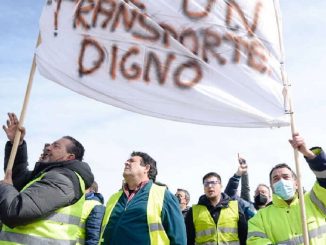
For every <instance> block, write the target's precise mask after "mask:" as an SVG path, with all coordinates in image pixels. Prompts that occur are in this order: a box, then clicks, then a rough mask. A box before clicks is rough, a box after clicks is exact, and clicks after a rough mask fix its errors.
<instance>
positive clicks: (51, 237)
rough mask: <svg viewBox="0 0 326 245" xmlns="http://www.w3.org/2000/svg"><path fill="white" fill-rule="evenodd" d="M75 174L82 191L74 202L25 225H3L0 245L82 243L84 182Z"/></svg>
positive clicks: (62, 244)
mask: <svg viewBox="0 0 326 245" xmlns="http://www.w3.org/2000/svg"><path fill="white" fill-rule="evenodd" d="M75 173H76V172H75ZM45 175H46V173H44V174H42V175H41V176H39V177H38V178H36V179H34V180H32V181H31V182H29V183H28V184H27V185H26V186H25V187H24V188H23V189H22V190H21V192H22V191H24V190H25V189H26V188H27V187H29V186H30V185H32V184H33V183H35V182H36V181H39V180H41V179H42V178H43V177H44V176H45ZM76 175H77V176H78V179H79V184H80V188H81V190H83V193H84V194H83V195H82V196H81V198H80V199H79V200H78V201H77V202H76V203H74V204H73V205H70V206H67V207H63V208H60V209H58V210H56V211H54V212H53V213H52V214H50V215H49V216H47V217H45V218H43V219H40V220H37V221H34V222H32V223H30V224H27V225H22V226H16V227H15V228H12V229H11V228H9V227H8V226H6V225H3V228H2V231H1V232H0V245H14V244H15V245H18V244H19V245H21V244H28V245H43V244H58V245H66V244H67V245H70V244H76V243H78V242H79V243H81V244H83V243H84V241H83V240H82V239H80V237H79V235H80V234H81V233H82V229H83V227H82V225H81V215H82V210H83V206H84V202H85V183H84V180H83V179H82V178H81V177H80V176H79V174H77V173H76Z"/></svg>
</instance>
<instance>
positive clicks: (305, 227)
mask: <svg viewBox="0 0 326 245" xmlns="http://www.w3.org/2000/svg"><path fill="white" fill-rule="evenodd" d="M289 103H290V111H291V114H290V115H291V132H292V135H293V134H294V133H297V130H296V127H295V118H294V113H293V107H292V100H291V96H289ZM293 150H294V161H295V169H296V174H297V183H298V194H299V204H300V213H301V226H302V235H303V241H304V245H309V234H308V225H307V217H306V207H305V203H304V193H303V186H302V182H301V167H300V161H299V151H298V149H293Z"/></svg>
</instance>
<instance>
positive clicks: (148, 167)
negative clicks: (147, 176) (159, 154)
mask: <svg viewBox="0 0 326 245" xmlns="http://www.w3.org/2000/svg"><path fill="white" fill-rule="evenodd" d="M145 169H146V170H147V172H148V171H149V170H150V169H151V165H149V164H146V165H145Z"/></svg>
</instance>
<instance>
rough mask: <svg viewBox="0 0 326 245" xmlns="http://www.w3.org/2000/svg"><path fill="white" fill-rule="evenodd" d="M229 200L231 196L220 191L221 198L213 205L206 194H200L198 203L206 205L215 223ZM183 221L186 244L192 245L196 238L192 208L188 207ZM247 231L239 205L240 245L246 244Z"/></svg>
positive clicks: (244, 218)
mask: <svg viewBox="0 0 326 245" xmlns="http://www.w3.org/2000/svg"><path fill="white" fill-rule="evenodd" d="M229 201H231V198H230V197H229V196H228V195H226V194H225V193H222V194H221V200H220V202H219V203H218V204H217V205H216V206H215V207H213V206H212V205H211V203H210V201H209V200H208V199H207V197H206V195H202V196H201V197H200V198H199V201H198V204H200V205H204V206H206V207H207V209H208V211H209V212H210V214H211V216H212V218H213V220H214V222H215V224H217V222H218V219H219V216H220V213H221V209H222V208H227V207H228V206H229ZM185 222H186V229H187V244H188V245H194V244H195V238H196V231H195V226H194V222H193V215H192V208H190V209H189V211H188V213H187V215H186V218H185ZM247 233H248V224H247V220H246V217H245V215H244V214H243V211H242V209H241V207H240V206H239V221H238V236H239V240H240V244H241V245H244V244H246V239H247Z"/></svg>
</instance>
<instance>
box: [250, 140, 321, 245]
mask: <svg viewBox="0 0 326 245" xmlns="http://www.w3.org/2000/svg"><path fill="white" fill-rule="evenodd" d="M290 143H291V145H292V147H293V148H295V149H297V150H298V151H299V152H301V153H302V154H303V155H304V157H305V159H306V161H307V162H308V164H309V167H310V168H311V170H312V171H313V172H314V174H315V175H316V177H317V181H316V183H315V184H314V186H313V188H312V190H311V191H310V192H307V193H305V195H304V203H305V207H306V217H307V220H306V221H307V222H308V235H309V244H311V245H314V244H316V245H318V244H326V208H325V207H326V155H325V153H324V151H323V150H322V149H321V148H320V147H314V148H311V149H310V150H309V149H308V148H307V147H306V144H305V142H304V140H303V138H302V137H301V136H300V135H299V134H294V135H293V138H292V140H290ZM269 177H270V184H271V187H272V190H273V203H272V204H271V205H269V206H267V207H266V208H263V209H261V210H259V212H258V213H257V214H256V215H255V216H254V217H253V218H252V219H250V220H249V232H248V239H247V244H248V245H256V244H257V245H263V244H266V245H267V244H303V241H304V240H303V234H302V226H301V216H300V206H299V199H298V194H297V188H298V186H297V177H296V174H295V173H294V172H293V170H292V169H291V168H290V167H289V166H288V165H287V164H285V163H282V164H278V165H276V166H275V167H273V168H272V170H271V172H270V175H269Z"/></svg>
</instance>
